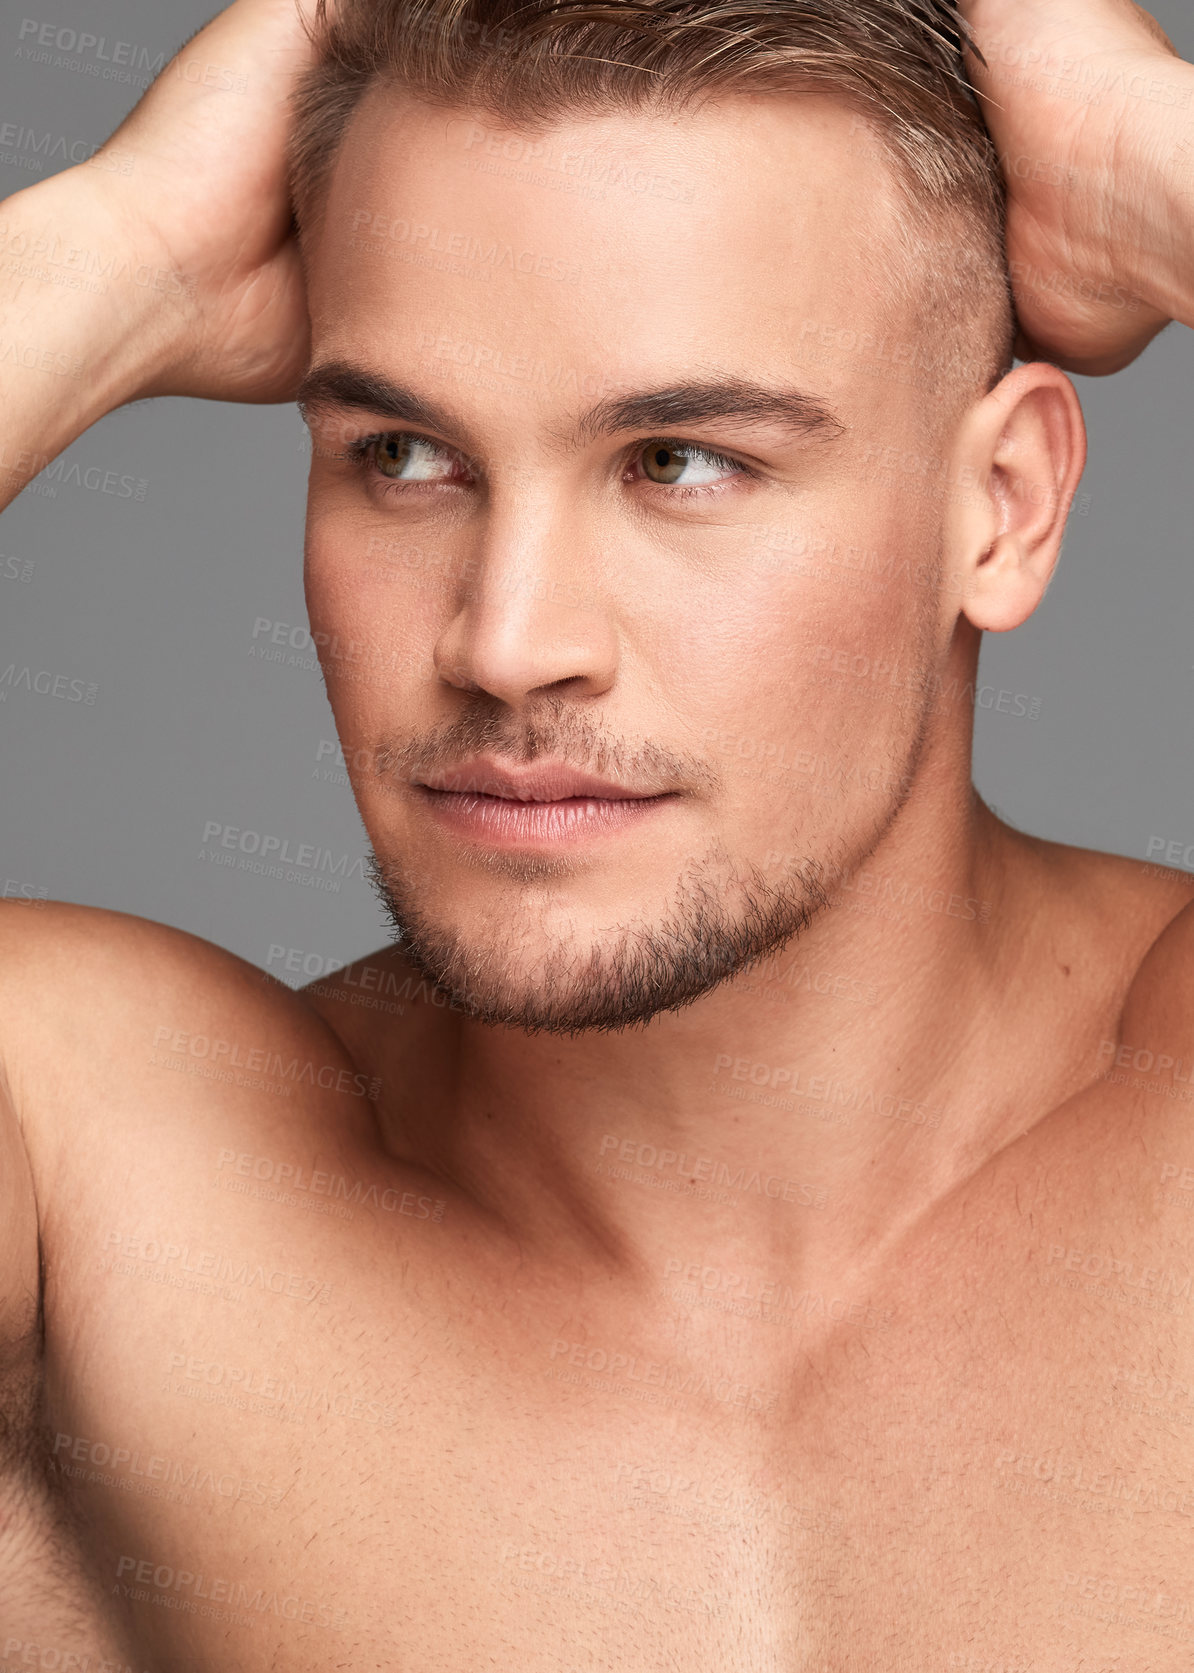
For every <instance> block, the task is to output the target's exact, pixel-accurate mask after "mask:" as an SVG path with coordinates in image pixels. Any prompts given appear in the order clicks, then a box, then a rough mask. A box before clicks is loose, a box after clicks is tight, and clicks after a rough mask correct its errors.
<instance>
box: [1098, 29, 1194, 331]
mask: <svg viewBox="0 0 1194 1673" xmlns="http://www.w3.org/2000/svg"><path fill="white" fill-rule="evenodd" d="M1149 88H1150V97H1151V98H1152V100H1154V101H1155V102H1152V103H1151V104H1150V105H1149V109H1150V110H1153V111H1155V112H1156V115H1157V120H1156V121H1155V122H1148V123H1138V122H1137V123H1133V124H1132V125H1131V129H1130V134H1131V138H1130V139H1128V138H1127V137H1126V135H1125V149H1128V150H1129V154H1128V155H1127V156H1125V157H1122V158H1121V159H1120V160H1118V162H1117V167H1120V168H1122V169H1124V170H1125V172H1126V176H1127V178H1128V180H1129V183H1130V191H1131V197H1132V199H1134V204H1135V211H1136V214H1137V216H1138V218H1139V225H1138V228H1137V231H1136V236H1135V237H1133V238H1132V239H1131V240H1130V242H1129V244H1128V247H1127V248H1125V249H1124V251H1123V252H1122V261H1123V265H1124V266H1125V268H1126V276H1127V280H1128V282H1129V283H1130V285H1131V288H1132V290H1133V292H1134V293H1135V294H1136V295H1137V296H1139V297H1140V298H1141V299H1142V300H1143V301H1144V302H1146V303H1147V304H1148V305H1149V306H1150V307H1152V308H1155V309H1156V310H1157V311H1158V312H1160V313H1163V314H1165V315H1166V316H1168V317H1169V318H1170V319H1175V320H1180V321H1181V322H1182V323H1183V324H1185V325H1190V326H1194V64H1188V63H1186V62H1185V61H1184V60H1183V59H1180V58H1170V57H1166V58H1164V59H1163V60H1161V61H1160V62H1159V64H1158V67H1157V73H1156V76H1155V78H1153V80H1151V81H1150V82H1149ZM1125 126H1126V125H1125Z"/></svg>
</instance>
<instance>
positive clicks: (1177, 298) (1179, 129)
mask: <svg viewBox="0 0 1194 1673" xmlns="http://www.w3.org/2000/svg"><path fill="white" fill-rule="evenodd" d="M1173 71H1174V74H1173V82H1174V86H1175V88H1176V89H1177V90H1179V92H1180V101H1179V103H1178V105H1177V106H1176V107H1175V108H1174V111H1173V114H1172V120H1171V124H1170V132H1169V134H1168V136H1167V140H1166V144H1165V147H1164V156H1163V162H1162V169H1163V174H1164V179H1165V202H1166V212H1167V218H1168V223H1169V238H1168V240H1166V243H1165V251H1164V256H1163V259H1162V262H1161V265H1160V270H1159V274H1158V278H1159V283H1160V285H1161V287H1162V293H1163V297H1164V301H1165V304H1166V306H1167V308H1168V311H1169V312H1170V314H1171V315H1172V316H1173V318H1174V319H1176V320H1181V322H1182V324H1183V325H1189V326H1194V64H1187V63H1184V62H1180V61H1175V63H1174V65H1173ZM1182 101H1184V102H1182Z"/></svg>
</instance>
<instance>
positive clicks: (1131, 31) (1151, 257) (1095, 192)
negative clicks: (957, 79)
mask: <svg viewBox="0 0 1194 1673" xmlns="http://www.w3.org/2000/svg"><path fill="white" fill-rule="evenodd" d="M961 11H962V13H963V15H964V16H965V18H966V21H967V23H968V24H969V26H970V28H971V30H972V32H973V35H974V38H975V41H976V42H977V45H978V47H979V49H980V51H981V52H982V54H983V57H984V58H985V60H986V64H985V66H984V65H982V64H980V63H979V62H978V60H977V59H975V58H973V57H972V58H971V59H970V68H971V72H972V74H973V77H974V81H975V85H976V86H977V88H978V90H979V94H980V98H981V101H982V106H983V115H984V117H985V119H986V122H987V126H988V128H989V129H990V132H991V135H992V137H993V139H994V141H995V145H996V148H997V150H998V152H999V155H1000V158H1001V159H1002V162H1003V170H1004V175H1005V178H1006V180H1007V183H1008V260H1009V266H1010V271H1011V276H1012V283H1013V287H1014V290H1015V296H1016V307H1017V312H1018V314H1019V319H1020V326H1021V333H1022V342H1021V348H1020V352H1021V354H1022V355H1023V357H1024V358H1044V359H1048V360H1053V361H1055V362H1057V364H1059V365H1061V366H1064V367H1065V368H1066V369H1067V370H1069V371H1074V372H1086V373H1094V374H1098V373H1107V372H1115V371H1119V370H1120V368H1121V367H1123V366H1126V365H1128V364H1129V362H1130V361H1132V360H1134V359H1135V358H1136V356H1137V355H1138V354H1140V352H1141V351H1142V350H1143V349H1144V348H1145V347H1146V346H1147V345H1148V343H1149V342H1151V341H1152V339H1153V337H1155V336H1156V334H1157V332H1158V331H1160V330H1162V329H1163V327H1164V326H1165V325H1166V324H1168V323H1169V321H1171V320H1180V321H1182V322H1183V323H1185V324H1186V325H1191V326H1194V65H1190V64H1188V63H1186V62H1185V60H1184V59H1181V58H1179V57H1178V56H1177V54H1176V53H1175V52H1174V50H1173V47H1172V46H1171V44H1170V42H1169V40H1168V38H1167V37H1166V35H1165V33H1164V31H1163V30H1162V29H1161V27H1160V25H1159V24H1158V23H1157V22H1156V21H1155V19H1153V18H1152V17H1150V16H1149V15H1148V13H1147V12H1145V11H1143V10H1142V9H1141V8H1140V7H1139V6H1136V5H1134V4H1133V3H1132V0H961Z"/></svg>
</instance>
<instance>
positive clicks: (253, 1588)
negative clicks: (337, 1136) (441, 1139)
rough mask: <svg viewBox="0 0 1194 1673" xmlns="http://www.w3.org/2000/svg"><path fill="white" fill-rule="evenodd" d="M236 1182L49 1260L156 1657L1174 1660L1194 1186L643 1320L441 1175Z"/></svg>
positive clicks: (745, 1283) (90, 1545)
mask: <svg viewBox="0 0 1194 1673" xmlns="http://www.w3.org/2000/svg"><path fill="white" fill-rule="evenodd" d="M324 1171H325V1172H326V1171H327V1170H324ZM217 1177H218V1172H217V1173H213V1176H212V1180H213V1183H210V1184H209V1185H208V1186H207V1187H206V1194H200V1193H199V1192H198V1191H197V1190H196V1189H194V1188H189V1189H188V1190H187V1191H184V1192H182V1193H180V1194H179V1196H178V1198H177V1200H175V1201H174V1202H173V1203H171V1205H170V1211H169V1213H168V1214H166V1215H165V1216H162V1215H160V1212H159V1220H160V1223H157V1222H154V1221H153V1220H152V1219H150V1218H147V1214H148V1208H147V1204H148V1202H149V1200H150V1199H149V1198H148V1197H147V1198H146V1200H145V1202H144V1203H141V1204H138V1203H136V1202H135V1201H132V1202H130V1203H129V1204H128V1205H127V1212H126V1214H125V1215H124V1217H123V1219H122V1220H121V1223H120V1224H115V1223H109V1221H110V1217H109V1220H101V1219H99V1218H95V1219H93V1220H92V1221H91V1222H89V1223H87V1224H86V1225H83V1226H81V1229H80V1235H79V1237H77V1238H76V1239H75V1241H74V1242H73V1243H72V1245H71V1247H70V1248H69V1249H68V1250H67V1251H66V1252H65V1255H64V1261H63V1267H62V1270H61V1271H60V1273H59V1277H58V1283H59V1285H60V1286H61V1287H62V1293H64V1294H65V1293H66V1291H67V1290H69V1293H70V1295H71V1297H72V1298H73V1299H72V1300H71V1303H70V1305H69V1307H64V1309H63V1313H62V1317H63V1321H64V1329H63V1330H62V1332H61V1333H60V1335H59V1338H58V1341H59V1343H60V1347H55V1345H54V1343H53V1342H52V1343H51V1352H50V1359H49V1363H48V1366H47V1385H46V1386H47V1423H48V1427H47V1432H46V1437H45V1444H46V1449H47V1451H48V1453H49V1456H50V1459H51V1464H52V1478H51V1479H52V1481H53V1484H54V1491H55V1492H56V1493H57V1494H58V1495H60V1496H61V1497H62V1498H63V1499H65V1500H67V1501H69V1503H70V1505H71V1506H72V1507H73V1510H74V1513H75V1514H76V1515H77V1518H78V1520H79V1525H80V1527H81V1528H82V1529H83V1530H84V1531H83V1534H82V1535H81V1538H82V1540H83V1543H84V1546H85V1552H86V1560H87V1562H88V1564H89V1565H90V1570H91V1576H92V1580H93V1584H94V1595H96V1596H97V1597H102V1599H103V1600H104V1602H103V1605H102V1607H103V1608H104V1609H106V1610H108V1611H109V1612H110V1614H111V1617H112V1619H113V1621H114V1622H116V1623H117V1624H118V1626H119V1630H120V1632H121V1633H123V1635H124V1639H125V1641H127V1642H128V1644H129V1645H130V1646H131V1650H130V1654H131V1655H132V1656H133V1657H134V1659H136V1658H139V1660H137V1665H138V1666H143V1667H151V1666H152V1667H154V1668H159V1667H161V1668H174V1667H178V1668H186V1669H188V1670H190V1669H196V1670H203V1673H206V1669H208V1668H212V1669H214V1668H216V1667H220V1666H224V1665H227V1659H228V1646H229V1645H230V1644H235V1645H236V1656H235V1659H236V1665H237V1666H238V1667H243V1668H244V1669H246V1670H247V1673H256V1670H258V1669H260V1670H262V1673H264V1670H265V1669H266V1668H269V1667H272V1666H276V1665H279V1664H280V1662H281V1663H284V1664H285V1665H286V1666H287V1667H288V1668H292V1669H295V1670H296V1673H301V1670H302V1669H305V1668H312V1669H313V1668H316V1667H323V1666H326V1665H329V1664H332V1665H334V1664H336V1663H337V1662H338V1661H341V1660H342V1661H344V1662H345V1663H346V1664H352V1665H373V1664H376V1665H378V1666H391V1665H393V1666H399V1665H400V1666H402V1667H403V1669H404V1670H408V1673H424V1670H426V1673H431V1670H432V1669H435V1670H436V1673H442V1670H444V1669H450V1670H456V1669H458V1670H459V1673H473V1670H474V1669H477V1668H480V1667H485V1666H490V1665H510V1664H511V1663H512V1662H513V1661H515V1660H516V1659H517V1661H518V1662H519V1663H520V1664H521V1665H522V1666H524V1667H526V1668H527V1669H529V1670H530V1669H534V1670H537V1669H540V1668H543V1669H546V1668H548V1667H552V1668H555V1667H557V1666H558V1665H559V1664H560V1661H561V1659H562V1658H563V1657H565V1656H568V1655H575V1653H576V1650H577V1647H578V1646H583V1647H584V1650H585V1654H586V1656H587V1657H588V1658H589V1660H590V1661H591V1664H592V1665H593V1666H595V1667H607V1666H608V1667H610V1668H615V1667H616V1668H619V1669H624V1668H634V1669H636V1670H637V1669H642V1670H643V1673H646V1670H648V1669H650V1670H655V1669H658V1670H659V1673H665V1670H668V1673H670V1670H672V1669H688V1668H691V1669H693V1670H695V1669H697V1668H700V1669H702V1670H716V1669H722V1668H724V1669H727V1670H728V1669H730V1668H734V1669H739V1668H741V1667H742V1666H744V1665H747V1666H750V1667H752V1668H757V1669H759V1670H760V1673H772V1670H774V1673H806V1670H808V1673H811V1670H812V1669H816V1670H818V1673H830V1670H832V1673H845V1670H846V1669H852V1668H856V1667H859V1666H864V1665H868V1666H869V1665H901V1664H902V1663H904V1662H906V1663H907V1665H909V1666H916V1667H918V1668H920V1667H925V1668H928V1667H931V1668H943V1669H944V1668H952V1669H958V1670H959V1673H963V1670H969V1673H979V1670H981V1673H1028V1670H1029V1669H1032V1670H1035V1673H1079V1669H1081V1673H1088V1669H1090V1668H1092V1667H1101V1666H1107V1667H1111V1666H1113V1665H1116V1661H1115V1658H1116V1657H1117V1656H1118V1657H1119V1658H1120V1661H1119V1663H1118V1665H1120V1666H1122V1665H1124V1664H1125V1662H1126V1664H1127V1665H1137V1664H1139V1665H1148V1666H1149V1667H1150V1669H1155V1670H1157V1673H1166V1670H1168V1669H1170V1668H1172V1669H1174V1670H1175V1673H1176V1670H1177V1669H1178V1668H1181V1667H1184V1666H1186V1665H1188V1658H1189V1646H1190V1644H1191V1643H1192V1642H1194V1585H1191V1584H1190V1583H1189V1581H1188V1580H1187V1576H1189V1575H1190V1574H1194V1388H1192V1386H1191V1385H1192V1380H1194V1379H1192V1378H1191V1359H1192V1356H1191V1355H1190V1354H1189V1353H1188V1351H1186V1349H1185V1347H1184V1342H1185V1338H1186V1336H1187V1335H1188V1334H1189V1329H1190V1323H1191V1321H1190V1318H1189V1316H1188V1314H1189V1310H1190V1306H1191V1302H1190V1288H1189V1282H1188V1269H1187V1268H1186V1267H1185V1266H1184V1265H1183V1264H1182V1260H1181V1246H1182V1231H1183V1227H1182V1225H1181V1224H1179V1223H1178V1221H1177V1220H1174V1219H1173V1218H1172V1217H1170V1218H1169V1219H1166V1218H1165V1217H1164V1216H1161V1217H1160V1218H1159V1219H1157V1220H1156V1221H1155V1223H1152V1224H1150V1226H1148V1227H1146V1228H1143V1229H1142V1228H1141V1227H1140V1226H1137V1229H1136V1230H1135V1231H1134V1232H1133V1233H1132V1236H1131V1237H1130V1238H1126V1237H1125V1235H1124V1234H1123V1231H1122V1227H1121V1229H1120V1231H1119V1232H1118V1233H1116V1234H1114V1235H1109V1234H1106V1233H1101V1232H1100V1231H1099V1230H1098V1228H1099V1226H1100V1224H1105V1222H1104V1221H1101V1219H1100V1207H1099V1205H1098V1204H1094V1203H1092V1204H1090V1205H1088V1208H1089V1212H1085V1211H1084V1212H1083V1213H1078V1212H1076V1211H1075V1210H1074V1209H1073V1208H1072V1207H1069V1208H1066V1209H1065V1210H1064V1211H1062V1212H1060V1213H1058V1212H1057V1211H1055V1210H1053V1209H1051V1208H1049V1207H1048V1206H1047V1205H1046V1206H1045V1207H1044V1208H1043V1209H1042V1211H1041V1213H1040V1214H1039V1215H1038V1216H1037V1217H1036V1218H1035V1219H1034V1222H1033V1224H1032V1226H1031V1228H1029V1229H1027V1230H1026V1228H1025V1225H1024V1224H1023V1223H1017V1224H1011V1223H1007V1224H1004V1225H1003V1226H1002V1227H1001V1228H997V1229H998V1230H999V1236H997V1237H992V1236H990V1235H989V1234H990V1232H991V1230H992V1227H991V1226H990V1225H988V1226H987V1227H986V1231H985V1233H984V1236H983V1237H981V1238H978V1239H976V1237H975V1236H973V1235H971V1233H970V1232H969V1231H968V1230H967V1228H966V1226H965V1225H964V1224H962V1223H958V1224H943V1225H941V1226H939V1227H937V1228H936V1229H935V1232H934V1235H933V1236H932V1237H931V1238H929V1239H926V1240H924V1241H923V1242H922V1243H921V1244H919V1245H918V1246H916V1247H915V1248H912V1249H910V1250H909V1252H908V1256H907V1258H906V1259H905V1260H902V1261H897V1262H895V1263H893V1265H892V1268H891V1270H889V1271H887V1272H886V1273H885V1274H884V1276H883V1279H882V1281H881V1282H880V1283H877V1284H874V1285H872V1286H871V1287H870V1289H869V1291H868V1293H866V1294H865V1295H863V1294H859V1293H853V1292H851V1293H846V1292H843V1293H841V1294H838V1293H835V1292H834V1290H833V1288H832V1287H831V1286H830V1287H826V1286H820V1287H817V1286H809V1285H783V1284H779V1285H776V1284H774V1283H771V1284H768V1285H756V1286H755V1289H754V1291H752V1288H751V1284H752V1280H751V1278H750V1275H749V1274H747V1275H742V1274H737V1275H735V1281H734V1283H733V1284H732V1285H729V1286H728V1287H727V1284H726V1283H725V1282H724V1281H723V1276H722V1275H720V1274H718V1273H717V1271H716V1269H713V1268H703V1269H702V1270H701V1271H700V1273H699V1274H697V1275H696V1276H695V1277H693V1276H691V1275H690V1277H689V1281H687V1282H684V1281H682V1280H683V1278H684V1275H683V1274H681V1275H680V1279H681V1281H678V1283H677V1286H676V1288H675V1290H674V1291H673V1292H672V1295H671V1301H670V1307H671V1311H670V1312H669V1314H668V1317H667V1319H666V1320H665V1321H664V1322H663V1323H662V1324H661V1323H660V1321H659V1320H658V1319H657V1320H655V1321H653V1322H652V1324H651V1325H650V1326H649V1327H646V1326H644V1325H643V1324H642V1323H641V1322H639V1321H637V1320H636V1319H635V1318H634V1317H633V1316H632V1315H631V1314H629V1313H625V1314H619V1313H618V1312H617V1311H616V1310H614V1311H611V1310H610V1308H609V1307H608V1306H605V1305H602V1306H601V1307H600V1308H598V1307H596V1306H594V1307H593V1308H591V1309H587V1308H586V1307H585V1306H584V1305H583V1304H582V1305H579V1306H578V1305H577V1304H576V1299H575V1298H574V1297H573V1298H567V1299H566V1298H564V1297H563V1296H562V1295H561V1292H560V1291H559V1290H558V1289H553V1288H550V1287H546V1288H543V1289H542V1290H537V1289H535V1288H534V1287H526V1286H520V1285H519V1284H518V1283H517V1282H516V1281H515V1279H514V1277H513V1275H507V1279H506V1281H504V1282H501V1283H495V1281H494V1274H493V1271H492V1269H491V1268H489V1267H488V1266H485V1265H483V1264H477V1263H476V1262H475V1261H474V1260H473V1258H472V1254H471V1250H470V1245H469V1241H468V1239H467V1238H463V1239H462V1238H461V1237H460V1236H459V1235H458V1232H457V1230H456V1229H455V1228H454V1227H453V1225H452V1217H451V1215H450V1213H448V1214H445V1213H443V1212H441V1209H440V1208H438V1207H437V1201H438V1199H435V1198H434V1197H427V1195H426V1193H423V1192H418V1191H415V1192H414V1193H401V1192H399V1193H398V1194H397V1195H394V1196H387V1197H384V1199H383V1194H382V1193H381V1192H380V1191H379V1192H376V1193H374V1194H373V1195H371V1196H370V1195H362V1194H360V1193H358V1195H357V1196H356V1197H355V1198H354V1197H353V1195H352V1191H351V1189H349V1188H347V1187H346V1189H345V1190H344V1191H342V1192H339V1193H337V1192H335V1191H334V1190H332V1189H330V1188H328V1187H327V1186H326V1183H325V1181H324V1180H322V1179H319V1180H316V1179H314V1178H313V1177H312V1176H308V1177H307V1178H306V1180H303V1179H299V1180H297V1181H296V1180H295V1179H294V1178H290V1179H288V1180H287V1181H286V1182H285V1189H284V1190H282V1191H281V1192H280V1193H279V1194H275V1195H269V1194H265V1193H259V1194H257V1195H248V1194H246V1193H243V1192H240V1191H230V1190H228V1188H227V1186H226V1185H216V1184H215V1183H214V1180H215V1179H216V1178H217ZM192 1183H193V1182H192ZM262 1183H264V1182H262ZM270 1183H271V1190H272V1189H273V1188H274V1186H275V1185H276V1183H277V1182H276V1181H274V1182H270ZM153 1200H154V1201H157V1202H160V1198H158V1197H155V1198H154V1199H153ZM317 1202H318V1206H317ZM213 1203H215V1204H217V1205H218V1209H219V1212H216V1211H215V1210H214V1209H213V1208H212V1204H213ZM333 1210H337V1211H335V1212H334V1211H333ZM345 1213H347V1214H349V1215H350V1216H351V1217H350V1218H348V1219H346V1218H345V1217H344V1215H345ZM126 1222H127V1223H126ZM117 1234H118V1235H117ZM395 1251H397V1253H396V1252H395ZM68 1317H69V1330H67V1329H66V1328H65V1321H66V1320H67V1318H68ZM24 1642H25V1640H24V1639H22V1640H21V1643H24ZM44 1648H45V1646H43V1649H44ZM6 1654H7V1655H8V1657H9V1659H10V1660H12V1659H13V1657H14V1656H15V1657H16V1665H21V1662H20V1659H19V1655H18V1654H17V1651H16V1649H15V1648H13V1647H9V1648H8V1649H7V1650H6ZM1092 1655H1093V1656H1094V1658H1095V1659H1094V1660H1092V1659H1091V1657H1092ZM1099 1658H1103V1659H1099ZM30 1665H37V1663H36V1661H34V1662H32V1663H30ZM46 1665H49V1663H47V1664H46ZM95 1665H96V1667H97V1668H98V1666H99V1665H100V1664H99V1662H98V1661H97V1662H96V1664H95ZM129 1665H132V1662H131V1661H130V1663H129Z"/></svg>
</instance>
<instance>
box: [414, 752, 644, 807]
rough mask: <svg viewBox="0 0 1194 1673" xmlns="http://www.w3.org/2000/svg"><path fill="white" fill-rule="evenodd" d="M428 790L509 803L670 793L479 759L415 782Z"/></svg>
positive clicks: (549, 765) (552, 764) (559, 766)
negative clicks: (497, 798) (493, 798)
mask: <svg viewBox="0 0 1194 1673" xmlns="http://www.w3.org/2000/svg"><path fill="white" fill-rule="evenodd" d="M413 782H414V783H415V784H416V785H419V786H421V787H422V788H423V789H425V790H440V791H447V792H454V793H456V794H465V795H474V796H494V797H499V798H501V799H502V800H503V801H508V802H566V801H571V800H574V799H575V798H577V797H580V798H583V799H586V800H592V801H602V802H629V801H650V800H654V799H656V798H658V797H659V796H661V795H669V794H671V792H669V791H660V790H651V789H635V788H633V787H631V786H629V785H626V784H618V783H615V782H614V781H613V780H612V779H604V778H598V777H596V776H595V775H594V774H593V773H583V772H578V771H577V770H576V768H575V767H569V766H567V765H566V764H565V763H563V762H556V761H539V762H536V763H535V764H534V765H533V766H527V767H517V766H515V767H511V766H507V765H504V764H502V763H500V762H497V761H494V760H491V759H486V758H485V757H477V758H475V759H472V760H469V761H460V762H456V763H455V764H454V765H453V766H450V767H443V768H440V769H438V770H437V771H435V772H427V773H424V774H422V775H421V776H420V777H418V778H416V779H415V780H414V781H413Z"/></svg>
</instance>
